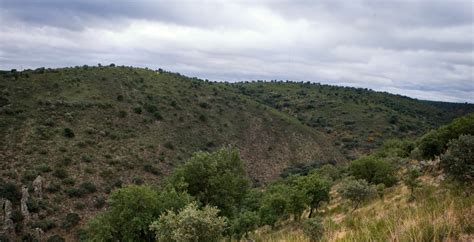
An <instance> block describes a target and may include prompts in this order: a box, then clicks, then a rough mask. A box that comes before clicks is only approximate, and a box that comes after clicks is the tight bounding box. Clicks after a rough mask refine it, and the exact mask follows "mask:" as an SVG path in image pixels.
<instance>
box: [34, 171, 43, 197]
mask: <svg viewBox="0 0 474 242" xmlns="http://www.w3.org/2000/svg"><path fill="white" fill-rule="evenodd" d="M33 191H34V196H35V197H36V198H40V199H41V198H43V177H41V176H37V177H36V179H35V180H34V181H33Z"/></svg>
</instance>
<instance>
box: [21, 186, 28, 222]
mask: <svg viewBox="0 0 474 242" xmlns="http://www.w3.org/2000/svg"><path fill="white" fill-rule="evenodd" d="M29 198H30V194H29V193H28V187H26V186H23V187H22V188H21V201H20V211H21V215H23V218H24V220H25V222H27V221H29V220H30V211H28V205H27V204H26V202H28V199H29Z"/></svg>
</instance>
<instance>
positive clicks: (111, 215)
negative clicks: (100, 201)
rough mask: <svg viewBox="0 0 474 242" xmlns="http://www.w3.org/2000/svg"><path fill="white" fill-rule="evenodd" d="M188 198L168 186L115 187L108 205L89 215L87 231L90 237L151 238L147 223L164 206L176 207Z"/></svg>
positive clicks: (112, 238) (179, 206) (186, 195)
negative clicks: (159, 187) (160, 188)
mask: <svg viewBox="0 0 474 242" xmlns="http://www.w3.org/2000/svg"><path fill="white" fill-rule="evenodd" d="M190 201H191V197H190V196H189V195H188V194H186V193H179V192H176V191H173V190H171V189H168V190H165V191H164V192H163V193H160V192H159V191H158V190H157V189H154V188H152V187H149V186H136V185H132V186H128V187H124V188H121V189H118V190H115V191H114V192H113V193H112V194H111V195H110V198H109V201H108V202H109V209H108V210H107V211H105V212H103V213H101V214H99V215H97V217H95V218H94V219H92V220H91V221H90V222H89V223H88V225H87V235H88V238H89V239H90V240H92V241H153V239H154V234H153V233H151V232H150V230H149V228H148V227H149V225H150V223H152V222H153V221H155V220H156V219H157V218H158V217H159V215H160V214H161V213H162V212H164V211H166V210H168V209H169V210H177V209H179V208H181V207H183V206H184V205H186V204H187V203H189V202H190Z"/></svg>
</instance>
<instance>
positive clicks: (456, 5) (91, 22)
mask: <svg viewBox="0 0 474 242" xmlns="http://www.w3.org/2000/svg"><path fill="white" fill-rule="evenodd" d="M472 4H473V3H472V2H470V1H464V0H456V1H451V2H447V1H441V0H436V1H429V2H428V1H423V0H417V1H409V2H408V1H390V2H378V1H368V0H357V1H351V2H347V1H346V2H345V1H318V2H309V1H277V2H272V1H266V0H261V1H252V2H248V1H229V2H225V1H217V0H209V1H204V2H202V3H201V2H200V3H199V4H198V3H196V2H193V1H186V0H184V1H178V2H171V1H156V2H150V1H135V2H133V1H127V0H123V1H114V2H111V1H108V0H99V1H91V0H86V1H77V0H70V1H57V0H47V1H42V2H38V1H36V0H20V1H13V0H0V22H1V23H2V24H1V25H0V46H2V47H0V69H6V70H10V69H33V68H37V67H42V66H48V67H51V68H58V67H63V66H77V65H83V64H84V63H86V64H87V65H96V64H97V63H124V64H125V65H127V66H135V67H151V68H153V69H157V68H158V67H161V68H163V69H166V70H172V71H175V72H179V73H182V74H184V75H186V76H196V77H199V78H201V79H209V80H212V81H229V82H236V81H248V80H259V79H262V80H273V79H278V80H298V81H310V82H319V83H324V84H328V85H336V86H350V87H357V88H368V89H372V90H375V91H381V92H388V93H392V94H397V95H403V96H408V97H411V98H416V99H419V100H433V101H444V102H457V103H465V102H468V103H474V76H473V73H474V47H473V45H474V44H473V42H472V40H473V39H474V31H472V29H473V27H474V24H473V22H474V21H473V15H474V13H473V11H472Z"/></svg>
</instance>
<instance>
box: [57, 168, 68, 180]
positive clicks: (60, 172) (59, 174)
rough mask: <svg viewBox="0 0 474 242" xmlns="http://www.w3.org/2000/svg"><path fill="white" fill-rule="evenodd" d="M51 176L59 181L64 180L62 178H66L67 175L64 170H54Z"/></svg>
mask: <svg viewBox="0 0 474 242" xmlns="http://www.w3.org/2000/svg"><path fill="white" fill-rule="evenodd" d="M53 176H55V177H57V178H59V179H64V178H67V177H68V176H69V174H68V172H67V171H66V170H65V169H63V168H57V169H55V170H54V172H53Z"/></svg>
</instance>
